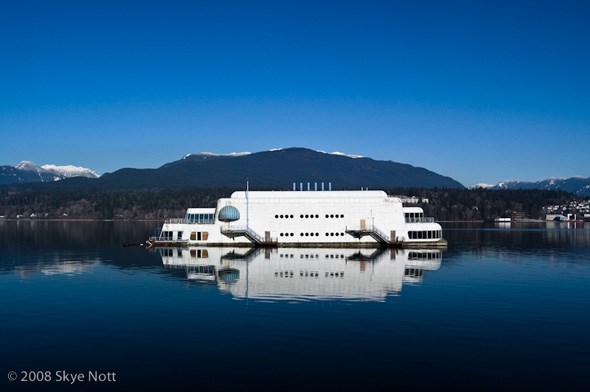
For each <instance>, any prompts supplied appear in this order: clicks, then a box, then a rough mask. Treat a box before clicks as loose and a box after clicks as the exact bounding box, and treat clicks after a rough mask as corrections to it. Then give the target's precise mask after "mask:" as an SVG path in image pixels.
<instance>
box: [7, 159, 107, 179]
mask: <svg viewBox="0 0 590 392" xmlns="http://www.w3.org/2000/svg"><path fill="white" fill-rule="evenodd" d="M72 177H88V178H98V174H97V173H96V172H95V171H93V170H90V169H88V168H85V167H78V166H72V165H65V166H57V165H43V166H38V165H36V164H35V163H33V162H31V161H22V162H20V163H19V164H18V165H16V166H0V184H18V183H25V182H51V181H59V180H63V179H64V178H72Z"/></svg>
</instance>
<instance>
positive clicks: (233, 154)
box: [182, 148, 365, 159]
mask: <svg viewBox="0 0 590 392" xmlns="http://www.w3.org/2000/svg"><path fill="white" fill-rule="evenodd" d="M283 150H285V149H284V148H271V149H270V150H268V151H269V152H275V151H283ZM313 151H315V152H321V153H322V154H330V155H340V156H344V157H348V158H365V157H364V156H362V155H354V154H347V153H344V152H340V151H334V152H326V151H322V150H313ZM250 154H252V153H251V152H248V151H243V152H230V153H229V154H217V153H214V152H197V153H191V154H186V155H185V156H184V157H182V159H187V158H195V157H197V158H202V159H206V158H207V157H243V156H246V155H250Z"/></svg>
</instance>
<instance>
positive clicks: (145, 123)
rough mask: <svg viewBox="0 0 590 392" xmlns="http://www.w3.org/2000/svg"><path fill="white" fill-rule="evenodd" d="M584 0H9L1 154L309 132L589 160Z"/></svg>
mask: <svg viewBox="0 0 590 392" xmlns="http://www.w3.org/2000/svg"><path fill="white" fill-rule="evenodd" d="M588 20H590V3H589V2H586V1H530V2H529V1H452V0H451V1H411V0H408V1H393V0H392V1H366V0H363V1H344V0H338V1H309V2H308V1H301V0H298V1H266V2H263V1H246V0H243V1H235V2H234V1H214V2H213V1H205V2H198V1H186V2H183V1H173V0H168V1H137V2H131V1H112V2H110V1H80V0H78V1H27V0H25V1H3V2H0V70H1V72H0V137H1V141H2V142H1V143H0V164H10V165H14V164H16V163H18V162H20V161H21V160H31V161H34V162H36V163H38V164H45V163H52V164H75V165H80V166H86V167H90V168H91V169H93V170H95V171H98V172H99V173H104V172H109V171H114V170H116V169H119V168H121V167H142V168H143V167H158V166H160V165H162V164H164V163H166V162H170V161H173V160H176V159H179V158H180V157H182V156H183V155H184V154H186V153H190V152H198V151H212V152H218V153H229V152H235V151H262V150H268V149H271V148H278V147H295V146H297V147H308V148H313V149H318V150H324V151H342V152H346V153H350V154H358V155H365V156H370V157H373V158H375V159H382V160H393V161H397V162H403V163H409V164H412V165H415V166H421V167H425V168H427V169H430V170H433V171H436V172H438V173H441V174H443V175H447V176H451V177H453V178H455V179H456V180H458V181H460V182H462V183H463V184H465V185H467V186H470V185H473V184H475V183H478V182H486V183H496V182H498V181H500V180H505V179H520V180H540V179H543V178H547V177H571V176H584V177H590V164H589V161H590V160H589V158H588V156H589V154H588V153H589V151H590V72H589V70H590V49H589V48H590V23H588Z"/></svg>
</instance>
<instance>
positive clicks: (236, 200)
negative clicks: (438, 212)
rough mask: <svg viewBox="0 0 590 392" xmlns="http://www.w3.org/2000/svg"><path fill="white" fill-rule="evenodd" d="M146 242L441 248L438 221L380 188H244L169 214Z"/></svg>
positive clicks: (161, 244) (201, 244) (442, 240)
mask: <svg viewBox="0 0 590 392" xmlns="http://www.w3.org/2000/svg"><path fill="white" fill-rule="evenodd" d="M148 244H149V245H150V246H187V245H194V246H197V245H198V246H228V247H235V246H249V247H250V246H260V247H323V246H326V247H354V248H359V247H420V248H425V247H441V246H442V247H444V246H446V241H445V240H444V239H443V238H442V228H441V226H440V225H439V224H438V223H436V222H434V219H433V218H428V217H424V212H423V210H422V208H420V207H405V206H403V204H402V201H401V199H400V198H398V197H392V196H388V195H387V194H386V193H385V192H383V191H327V192H322V191H319V192H318V191H309V190H308V191H299V192H296V191H288V192H285V191H276V192H272V191H264V192H263V191H245V192H234V193H233V194H232V195H231V197H230V198H222V199H219V200H218V201H217V207H216V208H189V209H188V210H187V212H186V215H185V217H184V218H180V219H169V220H167V221H166V222H165V223H164V224H163V225H162V228H161V230H160V231H159V233H158V235H157V236H155V237H151V238H150V239H149V240H148Z"/></svg>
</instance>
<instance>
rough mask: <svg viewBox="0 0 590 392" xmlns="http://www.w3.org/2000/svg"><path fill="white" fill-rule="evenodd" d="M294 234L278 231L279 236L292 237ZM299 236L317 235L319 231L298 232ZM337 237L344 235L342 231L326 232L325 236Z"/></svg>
mask: <svg viewBox="0 0 590 392" xmlns="http://www.w3.org/2000/svg"><path fill="white" fill-rule="evenodd" d="M294 235H295V234H294V233H279V236H280V237H293V236H294ZM299 236H300V237H310V236H311V237H314V236H315V237H319V236H320V233H299ZM334 236H336V237H338V236H342V237H344V233H326V237H334Z"/></svg>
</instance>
